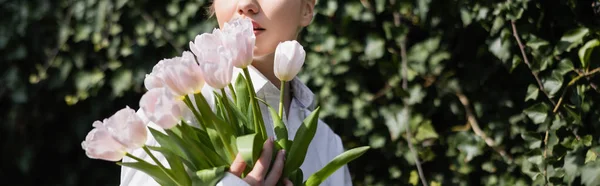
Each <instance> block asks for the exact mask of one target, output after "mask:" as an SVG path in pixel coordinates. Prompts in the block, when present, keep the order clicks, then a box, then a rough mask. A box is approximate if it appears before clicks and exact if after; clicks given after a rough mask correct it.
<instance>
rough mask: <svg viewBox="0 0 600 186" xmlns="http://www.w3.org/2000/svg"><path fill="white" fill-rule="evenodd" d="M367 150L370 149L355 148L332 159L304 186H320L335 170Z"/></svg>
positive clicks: (365, 147)
mask: <svg viewBox="0 0 600 186" xmlns="http://www.w3.org/2000/svg"><path fill="white" fill-rule="evenodd" d="M369 148H370V147H368V146H364V147H357V148H353V149H350V150H348V151H346V152H344V153H342V154H340V155H338V156H336V157H335V158H333V160H331V161H330V162H329V163H327V165H325V167H323V168H322V169H321V170H319V171H317V172H315V173H314V174H312V175H310V177H308V179H307V180H306V182H305V184H306V185H307V186H312V185H319V184H321V183H322V182H323V181H325V180H326V179H327V177H329V176H330V175H331V174H333V173H334V172H335V171H336V170H338V169H339V168H340V167H342V166H344V165H346V164H347V163H348V162H350V161H352V160H354V159H356V158H358V157H360V156H361V155H363V154H364V153H365V152H367V150H369Z"/></svg>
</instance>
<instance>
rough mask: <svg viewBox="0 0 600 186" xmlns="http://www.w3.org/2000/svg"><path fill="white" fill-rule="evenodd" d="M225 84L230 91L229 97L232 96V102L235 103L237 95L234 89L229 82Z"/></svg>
mask: <svg viewBox="0 0 600 186" xmlns="http://www.w3.org/2000/svg"><path fill="white" fill-rule="evenodd" d="M227 86H228V87H229V91H230V92H231V97H232V98H233V102H234V103H237V95H236V94H235V89H233V86H232V85H231V83H230V84H229V85H227Z"/></svg>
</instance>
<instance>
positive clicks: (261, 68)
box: [121, 0, 352, 186]
mask: <svg viewBox="0 0 600 186" xmlns="http://www.w3.org/2000/svg"><path fill="white" fill-rule="evenodd" d="M314 6H315V0H214V2H213V4H212V6H211V12H212V13H213V14H214V15H215V16H216V18H217V21H218V23H219V26H220V27H221V28H222V27H223V25H224V23H225V22H227V21H229V20H232V19H234V18H240V17H247V18H250V19H252V20H253V26H254V34H255V36H256V44H255V48H254V60H253V62H252V66H251V67H249V70H250V75H251V78H252V81H253V84H254V89H255V91H256V95H257V96H258V97H260V98H262V99H263V100H266V101H267V103H269V104H270V105H278V104H279V93H280V92H279V89H278V88H277V87H280V80H279V79H277V77H276V76H275V74H274V72H273V61H274V53H275V49H276V47H277V45H278V44H279V43H280V42H283V41H288V40H296V38H297V36H298V33H299V32H300V30H301V29H302V28H303V27H306V26H308V25H309V24H310V23H311V21H312V19H313V15H314ZM233 79H235V78H233ZM287 83H289V85H286V86H285V87H291V88H290V89H286V92H285V93H284V110H285V114H284V117H283V120H284V123H285V124H286V126H287V128H288V133H289V134H288V136H290V137H291V138H293V136H295V133H296V131H297V130H298V128H299V126H300V125H301V124H302V121H303V120H304V118H306V116H308V114H310V113H311V110H312V109H314V108H313V107H314V95H313V93H312V92H311V91H310V90H309V89H308V88H307V87H306V85H304V84H303V83H302V82H301V81H299V80H298V79H297V78H295V79H294V80H292V81H290V82H287ZM210 92H211V91H209V90H208V89H206V90H203V93H209V94H210ZM205 95H206V94H205ZM261 110H262V113H263V118H264V120H265V127H266V129H267V133H268V135H269V136H271V137H272V136H274V134H273V123H272V120H271V118H270V115H269V114H268V110H267V108H266V107H265V106H264V105H261ZM140 113H141V112H138V114H140ZM142 117H144V116H142ZM149 126H150V127H153V125H152V124H150V125H149ZM147 144H149V145H158V144H157V142H156V141H155V140H154V139H153V138H152V137H150V138H149V139H148V142H147ZM343 151H344V148H343V145H342V142H341V140H340V137H339V136H338V135H336V134H335V133H334V132H333V131H332V130H331V129H330V128H329V127H328V126H327V125H326V124H325V123H323V122H321V121H319V124H318V128H317V132H316V134H315V136H314V138H313V140H312V142H311V144H310V145H309V148H308V151H307V154H306V158H305V161H304V163H303V164H302V166H301V167H300V168H301V169H302V171H303V173H304V180H306V179H307V178H308V176H310V175H311V174H313V173H314V172H316V171H318V170H319V169H321V168H322V167H324V166H325V165H326V164H327V163H329V162H330V161H331V160H332V159H333V158H334V157H335V156H337V155H339V154H341V153H342V152H343ZM272 152H273V139H272V138H270V139H269V140H267V141H266V142H265V144H264V147H263V150H262V154H261V157H260V158H259V160H258V162H257V163H256V165H255V166H254V168H253V169H252V170H251V171H250V173H249V174H248V175H247V176H246V177H245V178H243V179H242V178H240V175H241V173H242V172H243V170H244V168H245V167H246V164H245V163H244V161H243V160H242V159H241V156H239V155H238V157H236V159H235V160H234V162H233V163H232V165H231V167H230V170H229V173H227V174H226V175H225V177H224V178H223V179H221V181H220V182H219V183H218V185H252V186H254V185H276V183H277V182H278V181H279V180H280V177H281V172H282V170H283V166H284V165H283V163H284V157H285V152H283V151H280V152H278V153H277V154H276V155H275V157H271V156H272ZM132 154H133V155H136V156H138V157H140V158H143V159H149V157H148V156H147V155H146V154H145V153H144V152H143V151H142V150H138V151H134V152H132ZM155 155H156V156H159V157H158V158H159V159H160V160H161V161H162V162H166V160H165V159H164V157H160V154H158V153H157V154H155ZM272 158H275V161H274V164H273V167H272V168H271V170H270V171H268V170H269V166H270V162H271V159H272ZM123 161H124V162H127V161H133V160H131V159H129V158H128V157H125V158H124V159H123ZM165 164H166V163H165ZM284 183H285V184H286V185H291V182H290V181H289V180H287V179H284ZM121 185H144V186H146V185H158V184H157V183H156V182H154V180H153V179H152V178H151V177H149V176H147V175H146V174H144V173H143V172H139V171H137V170H135V169H130V168H127V167H123V168H122V172H121ZM322 185H332V186H333V185H335V186H338V185H352V183H351V178H350V174H349V172H348V168H347V167H346V166H344V167H342V168H341V169H339V170H338V171H336V172H335V173H334V174H332V175H331V176H330V177H329V178H328V179H327V180H326V181H325V182H323V183H322Z"/></svg>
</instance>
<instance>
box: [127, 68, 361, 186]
mask: <svg viewBox="0 0 600 186" xmlns="http://www.w3.org/2000/svg"><path fill="white" fill-rule="evenodd" d="M248 69H249V71H250V76H251V78H252V83H253V85H254V90H255V91H256V96H257V97H259V98H261V99H263V100H265V101H266V102H267V103H268V104H269V105H271V107H273V108H277V107H278V105H279V96H280V95H279V94H280V92H279V89H278V88H277V87H275V85H273V84H272V83H271V82H270V81H269V80H267V78H265V77H264V76H263V75H262V74H261V73H260V72H258V71H257V70H256V69H255V68H253V67H251V66H250V67H249V68H248ZM235 70H236V71H235V72H234V77H233V78H232V79H233V80H234V81H235V79H236V77H237V75H238V74H239V73H240V72H241V70H238V69H235ZM290 86H291V90H292V91H291V92H292V101H291V105H290V108H289V113H287V114H284V118H283V121H284V123H285V125H286V126H287V129H288V138H289V139H290V140H293V138H294V136H295V134H296V131H297V130H298V128H299V127H300V125H301V124H302V121H303V120H304V118H306V117H307V116H308V115H309V114H310V113H311V112H312V109H314V94H313V93H312V92H311V91H310V89H308V87H306V85H304V83H302V82H301V81H300V80H298V79H297V78H294V80H292V81H291V82H290ZM213 90H214V89H213V88H211V87H209V86H205V87H204V88H203V90H202V93H203V95H204V96H205V97H208V98H211V99H207V101H209V104H211V105H214V102H213V101H212V97H213V96H212V92H213ZM260 106H261V112H262V116H263V118H264V121H265V122H264V123H265V128H266V129H267V135H268V136H274V131H273V128H274V127H273V120H272V119H271V116H270V114H269V111H268V110H267V107H266V106H265V105H264V104H260ZM137 113H138V115H140V117H142V119H144V120H146V117H145V115H144V114H143V112H141V111H140V110H138V112H137ZM286 115H287V116H288V117H287V118H286V117H285V116H286ZM148 126H149V127H152V128H154V129H157V130H161V131H162V129H161V128H160V127H159V126H157V125H156V124H154V123H152V122H150V123H149V124H148ZM146 144H147V145H152V146H160V145H159V144H158V142H156V140H155V139H154V138H153V137H152V135H148V140H147V142H146ZM344 150H345V149H344V147H343V145H342V141H341V139H340V137H339V136H338V135H337V134H335V133H334V132H333V130H331V128H329V126H328V125H327V124H325V123H324V122H322V121H321V120H319V123H318V127H317V132H316V134H315V136H314V138H313V140H312V141H311V143H310V145H309V147H308V150H307V153H306V158H305V160H304V163H303V164H302V165H301V166H300V169H302V172H303V173H304V180H306V179H308V177H309V176H310V175H312V174H313V173H315V172H316V171H318V170H319V169H321V168H323V167H324V166H325V165H326V164H327V163H329V162H330V161H331V160H333V158H335V157H336V156H337V155H339V154H341V153H343V152H344ZM130 153H131V154H133V155H134V156H137V157H139V158H141V159H144V160H147V161H148V162H153V161H152V159H151V158H150V157H149V156H148V155H147V154H146V153H145V152H144V151H143V150H142V149H137V150H134V151H133V152H130ZM153 154H154V155H155V156H156V158H157V159H159V161H161V163H162V164H163V165H165V166H167V167H169V166H168V163H167V161H166V159H165V158H164V156H162V155H161V154H160V153H154V152H153ZM134 161H135V160H132V159H131V158H129V157H125V158H123V162H134ZM138 185H140V186H142V185H143V186H154V185H159V184H158V183H156V182H155V181H154V179H152V178H151V177H150V176H148V175H147V174H145V173H143V172H141V171H138V170H136V169H131V168H128V167H122V168H121V186H138ZM217 185H219V186H229V185H248V184H246V182H244V181H243V180H242V179H240V178H239V177H237V176H235V175H233V174H230V173H227V174H226V175H225V177H223V179H221V181H220V182H219V183H218V184H217ZM321 185H324V186H344V185H347V186H351V185H352V181H351V177H350V172H349V171H348V167H347V166H343V167H342V168H340V169H338V170H337V171H336V172H335V173H333V174H332V175H331V176H329V177H328V178H327V180H325V181H324V182H323V183H322V184H321Z"/></svg>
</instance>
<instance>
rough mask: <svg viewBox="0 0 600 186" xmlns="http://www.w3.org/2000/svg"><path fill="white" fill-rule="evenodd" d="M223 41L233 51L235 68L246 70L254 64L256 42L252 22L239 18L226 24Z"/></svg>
mask: <svg viewBox="0 0 600 186" xmlns="http://www.w3.org/2000/svg"><path fill="white" fill-rule="evenodd" d="M221 40H222V42H223V45H224V46H225V47H226V48H227V49H229V50H231V57H232V60H233V66H235V67H238V68H246V67H248V65H250V64H251V63H252V59H253V57H254V44H255V42H256V36H254V27H253V25H252V20H250V19H248V18H239V19H234V20H231V21H230V22H227V23H225V24H224V26H223V34H222V39H221Z"/></svg>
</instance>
